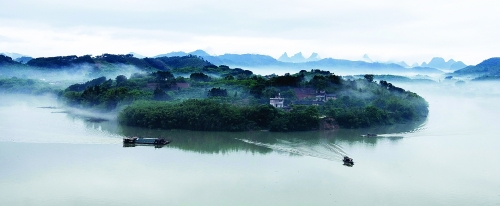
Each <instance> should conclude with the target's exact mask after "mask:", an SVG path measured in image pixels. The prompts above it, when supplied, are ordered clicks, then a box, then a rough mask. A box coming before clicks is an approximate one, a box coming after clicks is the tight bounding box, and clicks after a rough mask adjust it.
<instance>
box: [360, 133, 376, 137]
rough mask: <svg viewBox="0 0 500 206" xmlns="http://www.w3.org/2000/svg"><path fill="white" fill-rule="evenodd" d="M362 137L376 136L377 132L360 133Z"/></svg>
mask: <svg viewBox="0 0 500 206" xmlns="http://www.w3.org/2000/svg"><path fill="white" fill-rule="evenodd" d="M361 136H362V137H376V136H377V134H374V133H368V134H364V135H361Z"/></svg>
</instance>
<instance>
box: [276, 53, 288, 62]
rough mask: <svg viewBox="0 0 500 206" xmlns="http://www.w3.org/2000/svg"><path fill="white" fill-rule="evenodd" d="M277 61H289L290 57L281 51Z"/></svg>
mask: <svg viewBox="0 0 500 206" xmlns="http://www.w3.org/2000/svg"><path fill="white" fill-rule="evenodd" d="M278 60H279V61H282V62H289V61H290V57H289V56H288V54H287V53H286V52H285V53H283V54H282V55H281V56H280V58H278Z"/></svg>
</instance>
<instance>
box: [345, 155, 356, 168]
mask: <svg viewBox="0 0 500 206" xmlns="http://www.w3.org/2000/svg"><path fill="white" fill-rule="evenodd" d="M342 161H343V162H344V165H347V166H353V165H354V161H353V160H352V158H350V157H348V156H344V159H343V160H342Z"/></svg>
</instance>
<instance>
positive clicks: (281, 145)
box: [65, 112, 426, 161]
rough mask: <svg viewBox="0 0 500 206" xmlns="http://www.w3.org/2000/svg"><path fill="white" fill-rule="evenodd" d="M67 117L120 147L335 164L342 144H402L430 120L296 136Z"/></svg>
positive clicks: (309, 132) (311, 132)
mask: <svg viewBox="0 0 500 206" xmlns="http://www.w3.org/2000/svg"><path fill="white" fill-rule="evenodd" d="M65 114H66V115H67V118H68V119H70V120H71V121H77V122H78V121H79V122H82V123H83V124H84V127H85V128H86V129H88V130H94V131H100V132H104V133H107V134H112V135H106V137H107V138H108V140H109V138H115V139H116V143H117V144H118V143H121V142H122V139H121V138H123V137H131V136H139V137H153V138H165V139H167V140H170V141H172V143H171V144H169V145H166V146H164V147H158V148H175V149H180V150H184V151H189V152H196V153H203V154H225V153H230V152H240V151H243V152H250V153H256V154H268V153H271V152H278V153H285V154H289V155H299V156H311V157H317V158H322V159H326V160H334V161H340V160H341V159H342V157H343V156H344V155H348V151H345V149H344V148H343V147H342V146H341V145H344V146H345V145H356V144H363V145H368V146H370V147H374V146H376V145H377V142H378V141H380V140H384V141H385V140H389V141H393V142H398V141H399V140H401V139H402V138H403V137H404V136H405V134H407V133H413V132H416V131H419V130H422V129H424V128H425V122H426V120H422V121H417V122H411V123H407V124H398V125H388V126H379V127H372V128H364V129H340V130H336V131H308V132H292V133H274V132H266V131H251V132H201V131H184V130H158V129H146V128H137V127H128V126H121V125H119V124H118V123H117V122H116V120H113V119H104V118H95V117H89V116H86V115H81V114H74V113H71V112H68V113H65ZM94 120H99V121H94ZM368 133H374V134H377V136H375V137H363V136H362V135H363V134H368ZM107 142H109V141H107Z"/></svg>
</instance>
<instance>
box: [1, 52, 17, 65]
mask: <svg viewBox="0 0 500 206" xmlns="http://www.w3.org/2000/svg"><path fill="white" fill-rule="evenodd" d="M13 65H20V63H19V62H16V61H14V60H12V58H11V57H10V56H6V55H4V54H0V66H13Z"/></svg>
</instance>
